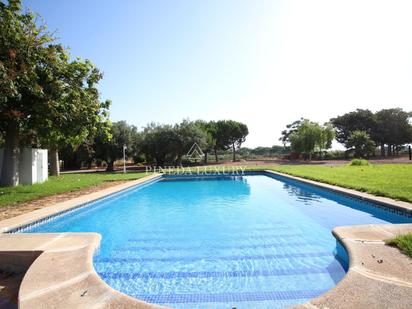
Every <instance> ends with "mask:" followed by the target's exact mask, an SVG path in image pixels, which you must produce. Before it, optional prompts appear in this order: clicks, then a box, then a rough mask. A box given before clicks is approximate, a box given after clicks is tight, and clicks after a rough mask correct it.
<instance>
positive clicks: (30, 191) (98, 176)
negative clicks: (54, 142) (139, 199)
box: [0, 172, 146, 207]
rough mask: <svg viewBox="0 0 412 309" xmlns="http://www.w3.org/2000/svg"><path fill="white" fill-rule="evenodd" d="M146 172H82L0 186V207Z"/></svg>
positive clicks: (128, 177)
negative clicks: (39, 182)
mask: <svg viewBox="0 0 412 309" xmlns="http://www.w3.org/2000/svg"><path fill="white" fill-rule="evenodd" d="M144 176H146V173H142V172H140V173H127V174H123V173H84V174H62V175H61V176H58V177H57V176H51V177H49V179H48V180H47V181H46V182H44V183H42V184H34V185H32V186H17V187H14V188H12V187H0V207H2V206H7V205H13V204H16V203H21V202H26V201H30V200H35V199H38V198H41V197H45V196H50V195H54V194H59V193H64V192H70V191H76V190H79V189H85V188H90V187H93V186H97V185H99V184H101V183H103V182H108V181H121V180H134V179H138V178H141V177H144Z"/></svg>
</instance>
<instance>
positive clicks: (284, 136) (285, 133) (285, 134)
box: [279, 118, 304, 145]
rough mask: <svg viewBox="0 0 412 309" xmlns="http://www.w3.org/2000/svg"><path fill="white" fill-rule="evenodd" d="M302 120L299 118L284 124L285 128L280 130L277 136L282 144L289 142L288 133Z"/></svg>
mask: <svg viewBox="0 0 412 309" xmlns="http://www.w3.org/2000/svg"><path fill="white" fill-rule="evenodd" d="M303 121H304V119H303V118H300V119H299V120H296V121H294V122H292V123H290V124H288V125H286V129H285V130H283V131H282V133H281V137H280V138H279V140H280V141H281V142H282V143H283V145H286V144H288V143H290V138H289V137H290V135H291V134H292V133H293V132H295V131H296V130H297V129H298V128H299V127H300V125H301V124H302V122H303Z"/></svg>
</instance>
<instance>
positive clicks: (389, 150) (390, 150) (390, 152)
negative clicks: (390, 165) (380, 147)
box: [388, 144, 392, 157]
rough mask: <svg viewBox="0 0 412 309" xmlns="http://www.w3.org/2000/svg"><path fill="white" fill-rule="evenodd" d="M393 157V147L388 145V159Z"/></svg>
mask: <svg viewBox="0 0 412 309" xmlns="http://www.w3.org/2000/svg"><path fill="white" fill-rule="evenodd" d="M391 155H392V145H391V144H388V157H390V156H391Z"/></svg>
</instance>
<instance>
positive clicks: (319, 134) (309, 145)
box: [281, 119, 334, 160]
mask: <svg viewBox="0 0 412 309" xmlns="http://www.w3.org/2000/svg"><path fill="white" fill-rule="evenodd" d="M333 138H334V130H333V128H332V126H331V125H330V124H329V123H326V124H325V125H324V126H321V125H319V124H318V123H316V122H313V121H310V120H308V119H300V120H297V121H295V122H293V123H292V124H290V125H288V126H287V130H284V131H282V137H281V140H282V141H283V142H284V143H285V144H286V143H290V148H291V150H292V151H294V152H297V153H303V154H305V156H307V157H308V158H309V160H311V159H312V155H313V154H314V153H315V152H318V153H319V155H320V156H322V153H323V152H324V151H326V150H327V149H329V148H331V147H332V141H333Z"/></svg>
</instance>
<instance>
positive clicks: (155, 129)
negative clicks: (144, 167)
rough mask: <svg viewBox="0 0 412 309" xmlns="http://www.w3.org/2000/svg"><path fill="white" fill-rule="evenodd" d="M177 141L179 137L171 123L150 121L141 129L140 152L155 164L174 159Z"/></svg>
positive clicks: (162, 164) (162, 163) (159, 164)
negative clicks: (160, 123) (163, 123)
mask: <svg viewBox="0 0 412 309" xmlns="http://www.w3.org/2000/svg"><path fill="white" fill-rule="evenodd" d="M178 143H179V137H178V135H177V132H176V130H174V128H173V126H171V125H159V124H155V123H150V124H149V125H147V126H146V127H145V128H144V129H143V141H142V153H143V154H144V155H145V157H146V160H147V161H149V162H154V163H156V165H157V166H164V164H165V162H166V161H169V162H172V161H174V159H175V156H174V154H175V152H176V145H178Z"/></svg>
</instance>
